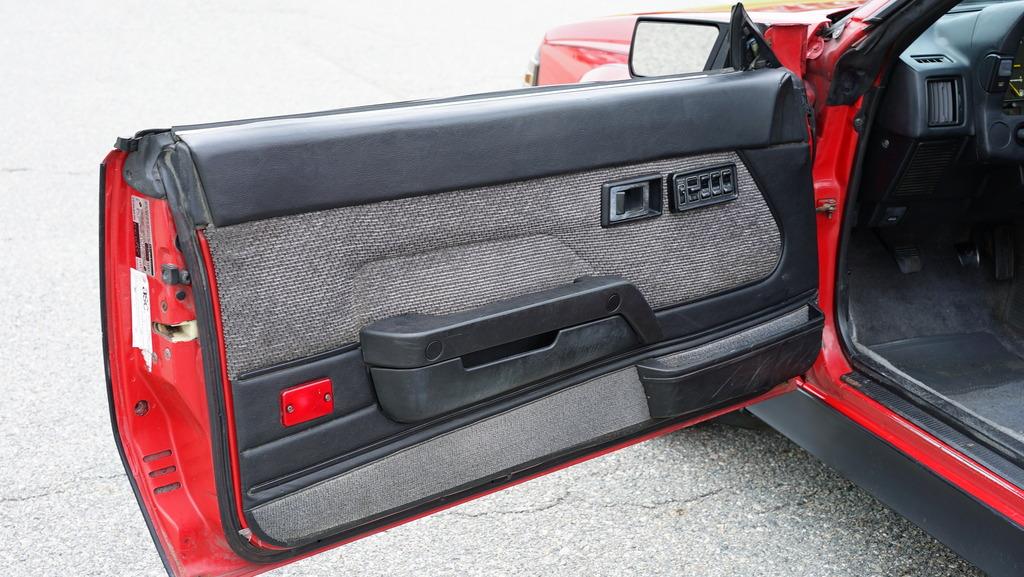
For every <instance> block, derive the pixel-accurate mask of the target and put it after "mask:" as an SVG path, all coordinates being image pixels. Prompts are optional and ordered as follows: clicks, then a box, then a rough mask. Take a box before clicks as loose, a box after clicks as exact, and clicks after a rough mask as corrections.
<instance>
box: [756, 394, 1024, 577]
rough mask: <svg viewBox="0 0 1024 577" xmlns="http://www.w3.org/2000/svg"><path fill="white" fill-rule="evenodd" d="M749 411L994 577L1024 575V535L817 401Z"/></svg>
mask: <svg viewBox="0 0 1024 577" xmlns="http://www.w3.org/2000/svg"><path fill="white" fill-rule="evenodd" d="M748 410H749V411H750V412H751V413H753V414H754V415H755V416H757V417H758V418H760V419H761V420H763V421H765V422H766V423H768V424H769V425H771V426H772V427H774V428H775V429H777V430H778V431H779V432H781V433H782V434H783V435H785V436H787V437H789V438H790V439H792V440H793V441H794V442H795V443H796V444H798V445H800V446H801V447H803V448H804V449H806V450H807V451H808V452H810V453H811V454H812V455H814V456H815V457H817V458H818V459H821V460H822V461H823V462H824V463H825V464H826V465H829V466H830V467H833V468H834V469H836V470H838V471H839V472H840V473H842V474H843V475H844V476H845V477H847V478H848V479H850V480H851V481H853V482H854V483H856V484H857V485H859V486H860V487H861V488H863V489H864V490H866V491H867V492H869V493H871V494H872V495H874V496H875V497H876V498H878V499H879V500H880V501H882V502H883V503H885V504H886V505H887V506H889V507H891V508H892V509H893V510H895V511H896V512H897V513H899V514H900V515H903V516H904V517H906V518H907V519H909V520H910V521H911V522H913V523H914V524H915V525H917V526H919V527H921V528H922V529H924V530H925V531H927V532H928V533H929V534H931V535H932V536H933V537H935V538H936V539H938V540H939V541H941V542H942V543H945V544H946V545H947V546H948V547H949V548H951V549H953V550H954V551H955V552H956V553H957V554H959V555H961V556H962V557H964V558H965V559H967V560H968V561H970V562H971V563H973V564H975V565H977V566H978V567H979V568H980V569H982V570H983V571H985V572H986V573H988V574H989V575H993V576H994V577H1010V576H1014V577H1016V576H1019V575H1021V574H1022V573H1024V528H1022V527H1021V526H1019V525H1017V524H1015V523H1013V522H1012V521H1010V520H1009V519H1007V518H1006V517H1005V516H1003V515H1002V514H1000V513H998V512H997V511H994V510H992V509H991V508H989V507H988V506H986V505H985V504H984V503H981V502H980V501H978V500H976V499H975V498H974V497H972V496H970V495H968V494H967V493H964V492H963V491H961V490H960V489H959V488H957V487H955V486H954V485H952V484H950V483H949V482H948V481H946V480H944V479H942V478H940V477H938V476H937V475H935V474H934V473H933V472H932V471H931V470H930V469H928V468H927V467H925V466H924V465H922V464H921V463H918V462H917V461H914V460H913V459H910V458H909V457H907V456H906V455H905V454H903V453H901V452H900V451H898V450H897V449H896V448H894V447H893V446H892V445H889V444H888V443H886V442H885V441H883V440H882V439H880V438H878V437H877V436H875V435H873V434H872V433H870V432H868V431H867V430H865V429H864V428H862V427H860V426H859V425H857V424H856V423H854V422H853V421H851V420H849V419H848V418H846V417H845V416H843V415H841V414H840V413H838V412H837V411H835V410H834V409H832V408H831V407H828V406H827V405H825V404H824V403H823V402H821V401H819V400H818V399H816V398H814V397H811V396H810V395H809V394H807V393H806V392H804V391H801V390H798V391H795V392H792V393H787V394H785V395H781V396H779V397H775V398H773V399H769V400H767V401H764V402H761V403H757V404H755V405H751V406H749V407H748Z"/></svg>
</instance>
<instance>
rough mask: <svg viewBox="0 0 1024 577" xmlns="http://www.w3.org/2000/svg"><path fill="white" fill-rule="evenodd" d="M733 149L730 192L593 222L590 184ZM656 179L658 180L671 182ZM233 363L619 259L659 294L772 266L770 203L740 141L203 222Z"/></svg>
mask: <svg viewBox="0 0 1024 577" xmlns="http://www.w3.org/2000/svg"><path fill="white" fill-rule="evenodd" d="M727 162H733V163H736V166H737V185H738V193H739V198H738V199H737V200H735V201H732V202H727V203H723V204H719V205H715V206H711V207H707V208H702V209H698V210H692V211H687V212H683V213H679V214H674V213H671V212H669V211H668V202H667V197H666V198H665V199H664V205H665V213H664V214H663V215H662V216H660V217H658V218H654V219H650V220H646V221H642V222H637V223H631V224H626V225H622V226H617V227H613V228H601V224H600V221H601V218H600V216H601V208H600V206H601V198H600V197H601V194H600V191H601V185H602V184H603V183H605V182H608V181H614V180H619V179H623V178H628V177H635V176H643V175H648V174H653V173H661V174H662V175H663V176H665V175H668V174H669V173H671V172H675V171H685V170H694V169H698V168H702V167H709V166H714V165H717V164H722V163H727ZM666 188H667V187H666ZM206 236H207V239H208V240H209V243H210V250H211V253H212V256H213V261H214V267H215V272H216V278H217V285H218V290H219V296H220V303H221V314H222V318H223V324H224V340H225V345H226V349H227V362H228V375H229V376H230V378H232V379H234V378H236V377H237V376H238V375H239V374H242V373H244V372H246V371H250V370H253V369H258V368H262V367H266V366H269V365H273V364H275V363H279V362H284V361H289V360H294V359H298V358H302V357H305V356H309V355H313V354H317V353H322V352H325V351H329V350H331V349H335V348H338V347H340V346H343V345H345V344H348V343H351V342H355V341H356V340H358V334H359V329H360V328H362V327H363V326H364V325H366V324H367V323H370V322H373V321H375V320H379V319H381V318H386V317H389V316H394V315H399V314H403V313H411V312H418V313H424V314H444V313H451V312H458V311H462V310H467V309H470V308H473V307H476V306H480V305H482V304H485V303H488V302H492V301H495V300H500V299H504V298H510V297H514V296H519V295H522V294H526V293H530V292H535V291H538V290H542V289H546V288H551V287H553V286H556V285H559V284H564V283H568V282H571V281H572V280H574V279H575V278H576V277H578V276H581V275H584V274H595V275H619V276H622V277H624V278H626V279H627V280H629V281H631V282H633V283H634V284H636V285H637V287H638V288H639V289H640V290H641V291H642V292H643V294H644V296H645V297H646V298H647V300H648V301H649V302H650V304H651V305H652V306H653V307H655V308H661V307H665V306H668V305H675V304H682V303H685V302H689V301H693V300H696V299H700V298H702V297H706V296H709V295H711V294H714V293H718V292H721V291H723V290H727V289H730V288H735V287H738V286H741V285H745V284H748V283H751V282H755V281H758V280H761V279H763V278H765V277H767V276H768V275H769V274H771V272H772V271H773V270H774V269H775V267H776V265H777V264H778V261H779V258H780V256H781V252H782V244H781V235H780V233H779V229H778V226H777V224H776V222H775V219H774V217H773V216H772V214H771V211H770V209H769V207H768V204H767V203H766V202H765V199H764V197H763V196H762V194H761V193H760V191H759V190H758V189H757V186H756V184H755V183H754V181H753V179H752V178H751V176H750V174H749V173H748V171H747V169H746V167H745V166H743V163H742V161H741V160H740V158H739V157H738V155H736V154H734V153H716V154H707V155H700V156H694V157H687V158H675V159H667V160H660V161H655V162H648V163H643V164H636V165H630V166H621V167H614V168H606V169H600V170H592V171H587V172H580V173H575V174H567V175H560V176H553V177H547V178H539V179H533V180H528V181H522V182H516V183H510V184H503V185H497V186H489V187H482V188H475V189H468V190H457V191H451V192H445V193H439V194H433V195H428V196H420V197H414V198H407V199H399V200H391V201H384V202H379V203H375V204H368V205H360V206H351V207H343V208H337V209H331V210H325V211H320V212H313V213H307V214H302V215H296V216H286V217H280V218H273V219H267V220H261V221H255V222H249V223H243V224H238V225H233V226H228V227H222V228H209V229H207V231H206Z"/></svg>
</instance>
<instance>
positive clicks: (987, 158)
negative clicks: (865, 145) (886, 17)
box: [878, 1, 1024, 163]
mask: <svg viewBox="0 0 1024 577" xmlns="http://www.w3.org/2000/svg"><path fill="white" fill-rule="evenodd" d="M884 99H885V100H884V102H883V103H882V106H881V108H880V110H879V115H878V123H879V125H880V126H881V128H882V129H883V130H884V131H887V132H889V133H891V134H893V135H894V136H896V137H905V138H909V139H913V140H917V141H934V140H955V139H958V138H962V139H966V140H965V142H964V143H963V145H964V148H965V149H966V150H967V151H971V149H973V152H974V153H975V155H974V156H975V157H976V158H977V159H978V160H980V161H983V162H987V163H1024V1H1012V2H964V3H961V4H960V5H958V6H956V7H955V8H953V9H952V10H951V11H950V12H949V13H947V14H945V15H944V16H943V17H942V18H940V19H939V20H938V21H937V22H936V23H935V24H933V25H932V26H931V27H930V28H929V29H928V30H926V31H925V32H924V34H922V35H921V36H920V37H919V38H917V39H916V40H915V41H914V43H913V44H911V45H910V47H909V48H907V50H905V51H904V52H903V54H901V55H900V61H899V63H898V64H897V66H896V67H895V69H894V70H893V73H892V75H891V77H890V79H889V84H888V88H887V90H886V94H885V96H884Z"/></svg>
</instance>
